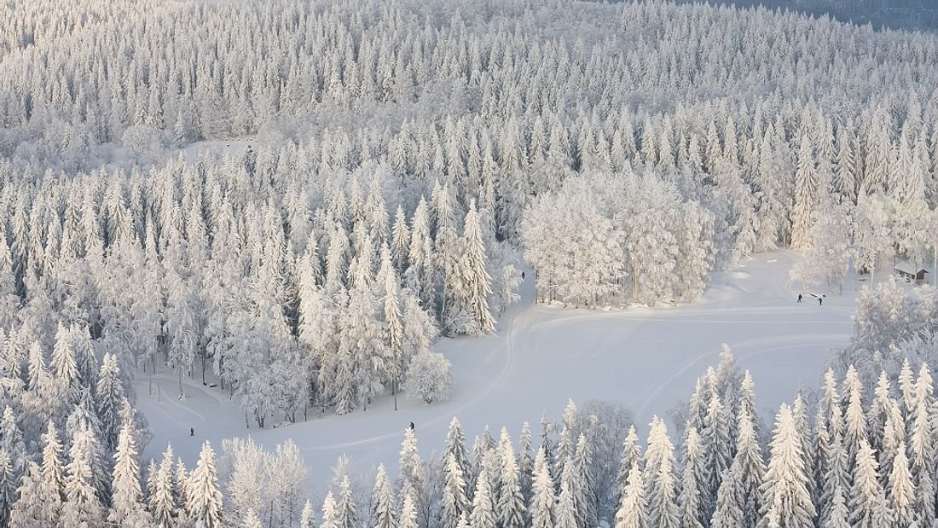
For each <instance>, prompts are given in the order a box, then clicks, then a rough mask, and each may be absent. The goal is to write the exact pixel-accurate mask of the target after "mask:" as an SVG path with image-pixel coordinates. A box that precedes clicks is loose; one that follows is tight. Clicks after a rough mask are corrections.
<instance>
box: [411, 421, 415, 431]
mask: <svg viewBox="0 0 938 528" xmlns="http://www.w3.org/2000/svg"><path fill="white" fill-rule="evenodd" d="M410 430H411V431H413V430H414V422H410Z"/></svg>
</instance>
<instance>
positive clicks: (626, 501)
mask: <svg viewBox="0 0 938 528" xmlns="http://www.w3.org/2000/svg"><path fill="white" fill-rule="evenodd" d="M647 522H648V518H647V513H646V503H645V483H644V480H643V479H642V470H641V469H640V468H639V467H638V464H636V465H634V466H632V469H631V471H629V479H628V484H626V487H625V491H623V492H622V503H621V504H619V509H618V510H617V511H616V519H615V526H616V528H644V527H645V526H648V524H647Z"/></svg>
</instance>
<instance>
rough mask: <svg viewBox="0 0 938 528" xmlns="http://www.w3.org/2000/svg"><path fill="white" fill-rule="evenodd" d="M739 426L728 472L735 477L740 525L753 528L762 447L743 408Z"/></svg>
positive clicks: (762, 466)
mask: <svg viewBox="0 0 938 528" xmlns="http://www.w3.org/2000/svg"><path fill="white" fill-rule="evenodd" d="M738 419H739V425H738V427H737V436H736V457H735V458H734V459H733V463H732V464H731V465H730V471H731V472H733V473H735V475H734V477H736V478H738V480H739V482H738V483H737V486H738V497H739V505H740V507H741V508H742V513H743V519H742V522H741V526H743V527H744V528H754V527H755V526H756V524H757V523H758V521H759V515H758V512H759V511H760V510H761V508H762V503H761V499H762V496H761V489H762V483H763V479H764V478H765V463H764V462H763V459H762V448H761V447H760V446H759V441H758V438H756V432H755V427H754V420H753V418H751V417H750V415H749V410H747V408H746V407H742V408H741V409H740V411H739V416H738Z"/></svg>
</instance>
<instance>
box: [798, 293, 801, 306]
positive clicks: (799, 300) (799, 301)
mask: <svg viewBox="0 0 938 528" xmlns="http://www.w3.org/2000/svg"><path fill="white" fill-rule="evenodd" d="M798 304H801V294H800V293H799V294H798Z"/></svg>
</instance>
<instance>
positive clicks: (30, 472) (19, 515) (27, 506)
mask: <svg viewBox="0 0 938 528" xmlns="http://www.w3.org/2000/svg"><path fill="white" fill-rule="evenodd" d="M17 497H18V498H17V499H16V503H15V504H14V505H13V509H12V510H11V511H10V523H9V526H11V527H13V528H38V527H45V526H55V525H56V524H55V522H56V521H54V519H56V518H57V517H53V515H58V513H57V512H52V511H50V509H49V506H50V505H49V502H48V501H46V500H45V496H44V495H43V491H42V470H41V468H40V467H39V465H38V464H36V463H35V462H28V463H27V464H26V472H25V473H24V474H23V478H22V479H21V480H20V486H19V488H18V489H17Z"/></svg>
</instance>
